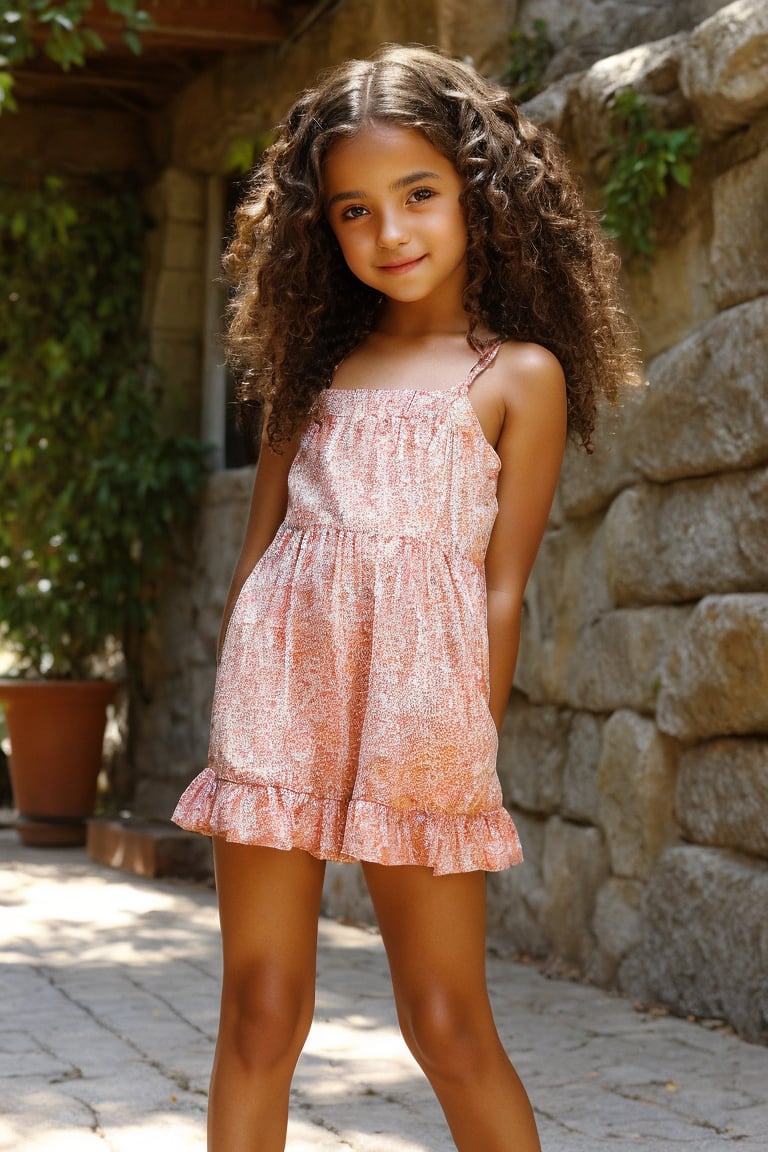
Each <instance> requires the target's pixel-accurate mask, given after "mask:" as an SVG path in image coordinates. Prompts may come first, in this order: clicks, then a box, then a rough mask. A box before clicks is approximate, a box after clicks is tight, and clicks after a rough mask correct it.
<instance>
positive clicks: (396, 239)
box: [376, 211, 410, 248]
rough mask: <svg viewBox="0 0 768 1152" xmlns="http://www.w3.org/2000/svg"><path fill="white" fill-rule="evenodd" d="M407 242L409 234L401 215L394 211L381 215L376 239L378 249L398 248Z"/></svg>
mask: <svg viewBox="0 0 768 1152" xmlns="http://www.w3.org/2000/svg"><path fill="white" fill-rule="evenodd" d="M409 240H410V233H409V230H408V226H407V222H406V220H405V219H404V218H403V215H402V213H400V212H396V211H391V212H385V213H383V214H382V216H381V218H380V220H379V230H378V235H377V237H376V243H377V244H378V246H379V248H400V247H402V245H403V244H407V243H408V241H409Z"/></svg>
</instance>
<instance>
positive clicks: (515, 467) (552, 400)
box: [485, 344, 567, 731]
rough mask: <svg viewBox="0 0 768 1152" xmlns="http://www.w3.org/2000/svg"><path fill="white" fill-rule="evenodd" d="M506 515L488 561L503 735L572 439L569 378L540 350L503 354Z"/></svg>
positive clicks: (494, 689)
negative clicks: (531, 588)
mask: <svg viewBox="0 0 768 1152" xmlns="http://www.w3.org/2000/svg"><path fill="white" fill-rule="evenodd" d="M497 370H500V389H501V391H502V394H503V409H504V414H503V423H502V427H501V433H500V435H499V439H498V442H497V444H496V451H497V453H498V455H499V457H500V459H501V472H500V473H499V484H498V504H499V511H498V515H497V517H496V523H495V524H494V528H493V533H492V534H491V540H490V543H489V546H488V552H487V555H486V560H485V576H486V586H487V589H488V651H489V666H490V687H491V697H490V709H491V715H492V716H493V719H494V723H495V724H496V728H497V730H499V731H500V730H501V723H502V720H503V718H504V710H505V709H506V706H507V701H508V699H509V694H510V691H511V689H512V680H513V677H514V674H515V664H516V662H517V651H518V646H519V642H520V617H521V612H522V606H523V594H524V592H525V586H526V583H527V582H528V577H529V576H530V573H531V569H532V568H533V562H534V560H535V559H536V553H537V552H538V550H539V545H540V543H541V539H542V536H543V535H544V530H545V528H546V526H547V519H548V517H549V510H550V508H551V506H552V499H553V497H554V494H555V488H556V487H557V479H558V476H559V474H560V466H561V464H562V460H563V451H564V448H565V438H566V431H567V414H566V394H565V379H564V377H563V370H562V368H561V367H560V363H559V362H558V360H557V359H556V358H555V357H554V356H553V355H552V354H551V353H550V352H548V351H547V350H546V349H545V348H542V347H540V346H539V345H536V344H518V345H515V344H512V345H509V344H508V345H505V346H504V347H503V348H502V349H501V351H500V353H499V363H498V365H497Z"/></svg>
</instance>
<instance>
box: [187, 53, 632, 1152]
mask: <svg viewBox="0 0 768 1152" xmlns="http://www.w3.org/2000/svg"><path fill="white" fill-rule="evenodd" d="M227 262H228V269H229V271H230V272H231V274H232V277H233V279H234V282H235V286H236V289H235V295H234V302H233V305H232V315H231V326H230V334H229V341H230V352H231V356H232V359H233V362H234V364H235V365H236V366H237V368H238V369H239V370H240V371H241V373H242V374H243V384H242V392H241V400H242V402H243V404H244V405H245V406H247V405H252V404H253V402H254V401H255V402H256V403H258V404H259V405H265V406H266V407H267V410H268V416H267V419H266V422H265V431H264V436H263V444H262V450H261V457H260V461H259V465H258V470H257V475H256V481H255V486H254V493H253V502H252V507H251V513H250V518H249V521H248V527H247V530H246V535H245V543H244V545H243V550H242V554H241V556H240V559H239V561H238V564H237V567H236V570H235V575H234V579H233V581H232V587H231V590H230V593H229V598H228V601H227V605H226V608H225V612H224V621H223V625H222V643H221V645H220V660H219V669H218V678H217V687H216V695H215V701H214V708H213V724H212V736H211V752H210V765H209V767H208V768H207V770H206V771H205V772H203V773H202V774H201V775H200V776H199V777H198V778H197V779H196V780H195V781H194V782H193V783H192V784H191V785H190V787H189V788H188V789H187V791H186V792H185V793H184V795H183V797H182V799H181V801H180V803H179V806H178V808H177V811H176V814H175V819H176V820H177V822H178V823H180V824H181V825H182V826H183V827H186V828H192V829H196V830H198V831H201V832H204V833H206V834H208V835H212V836H214V837H215V840H214V855H215V865H216V882H217V889H218V897H219V908H220V917H221V929H222V938H223V953H224V979H223V991H222V1006H221V1021H220V1029H219V1038H218V1044H217V1048H216V1057H215V1062H214V1070H213V1078H212V1084H211V1096H210V1109H209V1148H210V1149H211V1152H257V1150H258V1152H276V1150H278V1149H282V1148H284V1147H285V1138H286V1125H287V1116H288V1098H289V1088H290V1083H291V1078H292V1075H293V1070H294V1067H295V1064H296V1061H297V1059H298V1056H299V1053H300V1051H301V1048H302V1045H303V1043H304V1041H305V1039H306V1035H307V1032H308V1029H309V1025H310V1022H311V1019H312V1012H313V995H314V982H315V951H316V937H317V920H318V915H319V908H320V898H321V892H322V884H323V870H324V861H326V860H360V861H362V866H363V869H364V872H365V877H366V881H367V884H368V888H369V890H370V894H371V897H372V900H373V904H374V907H375V909H376V914H377V917H378V921H379V926H380V929H381V933H382V936H383V939H384V943H385V946H386V950H387V956H388V959H389V963H390V968H391V972H392V981H393V985H394V993H395V999H396V1003H397V1010H398V1016H399V1020H400V1024H401V1027H402V1030H403V1034H404V1036H405V1039H406V1041H407V1043H408V1045H409V1047H410V1049H411V1051H412V1052H413V1054H414V1056H415V1058H416V1060H417V1061H418V1062H419V1064H420V1065H421V1067H422V1068H423V1070H424V1072H425V1073H426V1075H427V1076H428V1077H429V1080H430V1082H431V1084H432V1086H433V1088H434V1090H435V1092H436V1093H437V1096H438V1098H439V1100H440V1104H441V1105H442V1108H443V1110H444V1112H445V1116H446V1118H447V1121H448V1124H449V1126H450V1130H451V1133H452V1135H453V1139H454V1141H455V1143H456V1146H457V1148H458V1149H460V1150H461V1152H478V1150H480V1149H482V1152H534V1150H537V1149H539V1141H538V1136H537V1133H536V1125H535V1122H534V1118H533V1113H532V1110H531V1107H530V1104H529V1102H528V1099H527V1097H526V1094H525V1091H524V1089H523V1087H522V1085H521V1083H520V1081H519V1079H518V1077H517V1075H516V1073H515V1071H514V1069H513V1067H512V1065H511V1064H510V1062H509V1060H508V1058H507V1056H506V1054H505V1052H504V1050H503V1048H502V1046H501V1043H500V1041H499V1038H498V1035H497V1032H496V1029H495V1026H494V1022H493V1017H492V1014H491V1009H490V1006H489V1002H488V996H487V992H486V985H485V970H484V960H485V947H484V944H485V941H484V935H485V924H484V920H485V876H484V872H485V871H487V870H494V869H501V868H505V867H507V866H508V865H510V864H515V863H518V862H519V861H520V860H521V858H522V856H521V851H520V845H519V842H518V838H517V834H516V832H515V828H514V826H513V824H512V821H511V819H510V817H509V814H508V813H507V812H506V811H505V809H504V807H503V804H502V797H501V790H500V787H499V782H498V778H497V776H496V771H495V757H496V750H497V730H498V729H499V727H500V725H501V721H502V717H503V714H504V709H505V705H506V702H507V697H508V695H509V692H510V688H511V684H512V676H513V671H514V665H515V657H516V652H517V646H518V633H519V624H520V612H521V604H522V598H523V591H524V589H525V585H526V581H527V579H528V575H529V573H530V570H531V566H532V564H533V561H534V557H535V555H536V551H537V548H538V546H539V542H540V540H541V536H542V534H543V532H544V528H545V525H546V522H547V516H548V512H549V508H550V503H551V501H552V496H553V493H554V490H555V485H556V482H557V477H558V472H559V468H560V464H561V459H562V453H563V447H564V443H565V438H566V431H567V427H568V426H570V428H571V429H572V430H573V432H574V433H575V434H576V435H577V436H578V437H580V438H581V440H582V442H583V443H584V444H585V445H586V446H587V447H588V446H589V439H590V434H591V432H592V428H593V423H594V414H595V404H596V398H597V394H598V392H603V393H605V394H606V395H607V396H608V397H613V396H614V395H615V393H616V390H617V386H618V384H619V382H620V380H621V379H622V378H623V377H626V376H627V374H628V373H630V372H631V369H632V358H631V352H630V348H629V343H628V340H627V336H626V332H627V327H626V323H625V319H624V317H623V314H622V313H621V311H620V309H619V307H618V304H617V294H616V279H615V267H614V262H613V259H612V258H611V257H610V255H609V254H608V253H607V251H606V249H605V247H604V246H603V243H602V240H601V239H600V235H599V232H598V230H597V228H596V226H595V224H594V223H593V221H592V220H591V218H590V217H589V215H588V214H587V212H586V211H585V209H584V207H583V205H582V202H581V200H580V197H579V195H578V193H577V191H576V189H575V186H574V183H573V181H572V179H571V177H570V176H569V175H568V173H567V170H566V168H565V165H564V162H563V160H562V159H561V157H560V154H559V152H558V150H557V148H556V146H555V144H554V142H553V140H552V139H551V138H550V137H549V136H548V135H547V134H546V133H545V132H543V131H540V130H538V129H537V128H535V127H534V126H533V125H532V124H530V123H529V122H528V121H526V120H525V119H523V118H522V117H521V116H520V115H519V114H518V112H517V111H516V109H515V108H514V106H513V105H512V104H511V102H510V100H509V98H508V95H507V94H506V93H505V91H504V90H503V89H501V88H498V87H496V86H495V85H493V84H491V83H489V82H487V81H486V80H484V79H482V78H481V77H479V76H478V75H476V74H475V73H474V72H473V71H472V70H471V69H470V68H469V67H467V66H465V65H463V64H459V63H456V62H455V61H452V60H449V59H446V58H444V57H443V56H441V55H440V54H438V53H436V52H432V51H428V50H425V49H420V48H400V47H389V48H386V49H384V50H383V51H382V52H380V53H379V55H378V56H377V57H376V58H375V59H374V60H372V61H367V62H366V61H359V60H358V61H352V62H350V63H347V64H345V65H343V66H342V67H340V68H338V69H337V70H335V71H334V72H332V73H330V74H329V75H327V76H326V77H325V78H324V79H323V80H322V81H321V83H320V84H319V86H318V87H317V88H315V89H314V90H312V91H308V92H306V93H305V94H304V95H302V96H301V97H300V98H299V99H298V101H297V102H296V104H295V105H294V107H293V109H292V110H291V111H290V113H289V114H288V117H287V119H286V122H285V124H284V125H283V126H282V128H281V129H280V130H279V132H278V135H277V139H276V142H275V143H274V145H273V146H272V147H271V148H270V149H269V151H268V153H267V154H266V156H265V159H264V163H263V165H262V167H261V169H260V171H259V172H258V173H257V174H256V176H255V178H254V181H253V185H252V188H251V190H250V194H249V196H248V197H247V199H246V201H245V203H244V205H243V206H242V207H241V209H240V211H239V214H238V219H237V231H236V235H235V238H234V240H233V242H232V244H231V247H230V250H229V253H228V257H227Z"/></svg>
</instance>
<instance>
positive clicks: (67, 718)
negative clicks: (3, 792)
mask: <svg viewBox="0 0 768 1152" xmlns="http://www.w3.org/2000/svg"><path fill="white" fill-rule="evenodd" d="M116 691H117V684H115V683H113V682H111V681H107V680H72V681H70V680H0V704H2V706H3V709H4V711H5V717H6V721H7V724H8V735H9V737H10V741H11V762H10V769H11V786H12V788H13V796H14V801H15V804H16V808H17V809H18V813H19V817H18V823H17V831H18V834H19V836H20V838H21V841H22V843H23V844H26V845H28V846H54V845H55V846H62V845H75V844H84V843H85V831H86V827H85V821H86V819H87V818H88V817H89V816H92V815H93V810H94V805H95V803H96V783H97V779H98V775H99V771H100V770H101V763H102V748H103V744H104V728H105V726H106V720H107V705H108V704H110V703H111V702H112V700H113V699H114V697H115V693H116Z"/></svg>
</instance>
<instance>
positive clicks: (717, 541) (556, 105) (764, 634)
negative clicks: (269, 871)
mask: <svg viewBox="0 0 768 1152" xmlns="http://www.w3.org/2000/svg"><path fill="white" fill-rule="evenodd" d="M767 61H768V10H767V9H766V6H765V5H763V4H757V3H753V2H751V0H739V2H738V3H736V4H732V5H730V6H729V7H727V8H725V9H723V10H722V11H720V12H718V13H716V14H715V15H714V16H713V17H711V18H710V19H708V20H706V21H705V22H703V23H702V24H701V25H700V26H699V27H698V28H697V29H696V30H695V31H694V32H693V33H692V34H690V35H687V34H686V35H679V34H678V35H676V36H674V37H672V38H671V39H667V40H665V41H663V42H662V43H661V44H659V45H646V46H643V48H642V49H636V50H632V51H630V52H627V53H623V54H621V55H618V56H615V57H613V58H610V59H608V60H603V61H601V62H600V63H599V64H597V65H595V66H594V68H592V69H590V70H589V71H587V72H586V73H584V74H582V75H580V76H577V77H568V78H566V79H565V80H563V81H562V82H561V83H560V84H559V85H556V86H555V87H554V88H553V89H550V90H549V91H548V92H546V93H544V94H542V96H540V97H538V98H537V99H536V100H535V101H532V102H531V104H530V106H529V109H528V110H529V111H530V113H531V114H532V115H533V116H534V117H538V118H540V119H542V120H544V121H547V122H549V123H553V122H554V124H555V126H556V127H557V129H558V131H559V132H560V134H561V135H562V136H563V137H564V139H565V141H566V144H567V145H568V146H569V148H570V149H571V151H572V152H574V153H575V154H577V157H578V163H579V165H580V167H581V168H582V170H584V171H585V172H591V173H594V172H595V171H596V170H598V171H599V169H600V163H601V155H600V145H599V141H600V140H602V139H604V126H605V115H606V102H607V100H608V98H609V97H610V95H611V93H612V92H613V91H614V90H616V89H617V88H619V87H621V86H622V85H623V84H625V83H626V82H627V80H628V79H630V78H631V80H632V83H633V85H634V86H635V87H637V88H638V89H639V90H640V91H645V92H646V93H647V94H648V95H649V97H651V98H653V99H655V100H656V101H657V102H658V103H659V105H660V107H661V109H662V111H664V112H665V114H666V115H667V116H668V118H669V121H670V122H671V123H681V122H690V121H693V122H696V123H697V124H698V125H699V126H700V128H701V130H702V132H703V134H704V137H705V141H706V143H705V148H704V153H703V155H702V157H701V158H700V160H699V161H698V162H697V164H696V168H695V174H694V180H693V187H692V190H691V192H690V193H689V194H687V195H684V194H682V193H679V194H675V196H674V197H673V198H671V199H670V200H669V201H668V204H667V205H665V206H664V207H663V208H662V209H661V213H662V215H663V214H664V213H665V212H667V211H668V212H669V213H670V214H673V216H674V220H673V221H670V222H665V221H664V220H663V219H662V221H661V239H662V245H663V247H662V251H661V252H660V255H659V259H658V260H657V261H656V263H655V265H654V268H653V270H652V271H651V272H650V273H644V272H643V271H642V270H634V271H633V270H632V269H631V268H630V269H629V270H628V277H629V283H628V288H629V292H630V296H631V298H632V299H633V300H634V301H639V300H640V299H641V298H643V297H645V298H646V299H651V300H652V301H653V304H652V305H647V306H646V307H645V308H636V309H635V311H636V313H637V314H639V315H640V318H641V322H642V339H643V344H644V347H645V349H646V352H647V375H648V384H647V386H646V387H645V388H643V389H640V390H638V391H637V392H635V393H633V394H631V395H628V396H626V397H625V400H624V405H623V408H622V410H621V412H620V413H619V414H618V417H617V416H615V415H614V416H613V417H612V418H611V419H609V420H607V421H605V422H604V428H603V437H602V440H601V441H600V447H599V450H598V451H597V452H596V454H595V456H594V457H593V458H591V459H588V460H586V459H584V458H583V457H580V456H579V455H578V454H577V453H576V452H575V451H574V452H572V451H570V450H569V453H568V458H567V460H566V464H565V468H564V471H563V477H562V482H561V485H560V490H559V494H558V500H557V504H556V508H555V511H554V513H553V517H552V522H551V525H550V527H549V530H548V532H547V534H546V537H545V539H544V543H543V545H542V549H541V553H540V555H539V558H538V560H537V563H536V567H535V571H534V574H533V577H532V579H531V582H530V585H529V588H528V590H527V594H526V610H525V621H524V638H523V645H522V652H521V659H520V666H519V669H518V675H517V681H516V692H515V695H514V698H513V700H512V703H511V706H510V709H509V713H508V715H507V719H506V722H505V729H504V738H503V741H502V749H501V754H500V772H501V776H502V779H503V783H504V788H505V793H506V796H507V798H508V802H509V805H510V808H511V810H512V812H513V815H514V816H515V817H517V818H518V819H519V821H520V830H521V837H522V840H523V845H524V849H525V851H526V861H527V863H526V866H525V867H523V868H521V869H513V870H512V871H510V872H508V873H505V874H502V875H500V876H494V877H492V878H491V881H490V890H491V894H492V895H491V907H492V916H493V922H494V925H495V927H496V928H497V930H499V931H501V932H502V933H504V934H505V935H506V936H507V937H508V939H509V940H510V941H511V942H512V943H513V944H514V946H515V947H516V948H518V949H519V950H521V951H524V952H529V953H532V954H534V955H539V956H551V955H556V956H558V957H561V958H562V959H564V960H567V961H570V962H572V963H574V964H575V965H577V966H578V967H579V969H580V970H581V971H582V972H583V973H584V974H586V975H587V976H588V977H590V978H592V979H594V980H596V981H598V982H599V983H602V984H609V985H611V984H612V985H616V986H618V987H619V988H621V989H623V990H625V991H627V992H629V993H630V994H632V995H633V996H636V997H638V998H640V999H643V1000H661V1001H663V1002H665V1003H667V1004H670V1005H672V1006H673V1007H674V1008H675V1009H677V1010H678V1011H682V1012H692V1013H696V1014H703V1015H706V1016H716V1017H724V1018H726V1019H728V1020H729V1021H730V1022H731V1023H732V1024H734V1025H735V1026H736V1027H737V1028H738V1029H739V1030H740V1031H741V1032H742V1033H743V1034H744V1035H746V1036H749V1037H751V1038H753V1039H758V1038H761V1039H765V1038H766V1037H768V816H766V804H765V801H766V794H767V793H768V739H766V737H768V520H767V518H766V508H767V507H768V503H767V502H766V494H767V493H768V468H766V464H768V369H767V368H766V364H768V358H767V354H768V298H767V297H766V295H765V293H766V276H767V274H768V243H767V242H766V234H767V233H766V225H768V217H766V203H767V202H766V194H765V189H766V173H768V116H766V109H768V69H767V68H766V62H767ZM662 72H663V82H660V76H661V74H662ZM681 282H682V284H683V285H684V286H685V287H684V290H681ZM667 300H669V301H670V308H667V307H666V306H665V302H666V301H667Z"/></svg>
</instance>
